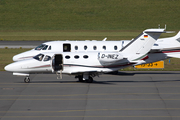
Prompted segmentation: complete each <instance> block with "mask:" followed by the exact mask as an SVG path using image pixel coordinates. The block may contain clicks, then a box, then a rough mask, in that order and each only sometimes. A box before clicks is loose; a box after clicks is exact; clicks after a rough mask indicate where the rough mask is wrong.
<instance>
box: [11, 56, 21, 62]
mask: <svg viewBox="0 0 180 120" xmlns="http://www.w3.org/2000/svg"><path fill="white" fill-rule="evenodd" d="M21 57H22V56H20V55H15V56H14V57H13V61H19V60H21V59H20V58H21Z"/></svg>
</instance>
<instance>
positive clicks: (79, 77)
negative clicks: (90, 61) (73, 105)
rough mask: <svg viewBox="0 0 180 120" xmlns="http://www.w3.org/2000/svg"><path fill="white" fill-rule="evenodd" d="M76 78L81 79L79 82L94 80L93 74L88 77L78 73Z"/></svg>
mask: <svg viewBox="0 0 180 120" xmlns="http://www.w3.org/2000/svg"><path fill="white" fill-rule="evenodd" d="M75 78H78V79H79V82H87V83H92V82H93V78H92V77H91V76H88V78H86V79H85V78H83V75H78V76H75Z"/></svg>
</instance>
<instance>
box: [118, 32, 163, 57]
mask: <svg viewBox="0 0 180 120" xmlns="http://www.w3.org/2000/svg"><path fill="white" fill-rule="evenodd" d="M163 32H164V29H147V30H145V31H143V32H142V33H141V34H140V35H139V36H138V37H136V38H135V39H134V40H132V41H131V42H130V43H129V44H127V45H126V46H125V47H124V48H122V49H121V50H120V52H122V53H123V54H124V53H125V54H126V53H128V54H146V53H148V52H149V51H150V49H151V48H152V46H153V44H154V43H155V41H156V40H157V39H158V38H159V36H160V35H161V33H163Z"/></svg>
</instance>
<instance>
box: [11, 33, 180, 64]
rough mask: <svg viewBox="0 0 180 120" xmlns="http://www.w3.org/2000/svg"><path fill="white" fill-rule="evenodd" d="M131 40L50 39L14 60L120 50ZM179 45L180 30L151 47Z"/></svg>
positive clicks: (163, 48)
mask: <svg viewBox="0 0 180 120" xmlns="http://www.w3.org/2000/svg"><path fill="white" fill-rule="evenodd" d="M129 42H130V40H121V41H106V38H105V39H104V40H103V41H95V40H93V41H89V40H85V41H50V42H45V43H42V44H41V45H39V46H37V47H36V48H34V49H32V50H29V51H26V52H23V53H20V54H17V55H15V56H14V57H13V61H19V60H25V59H29V58H32V57H34V56H35V55H37V54H39V53H42V52H83V51H85V52H90V51H106V52H118V51H119V50H120V49H122V48H123V47H124V46H126V45H127V44H128V43H129ZM178 47H179V48H180V31H179V32H178V34H177V35H176V36H173V37H169V38H160V39H158V40H157V41H156V42H155V44H154V46H153V47H152V48H151V51H155V50H156V51H163V50H167V49H172V50H173V49H177V48H178ZM169 57H170V56H169ZM174 57H176V56H174Z"/></svg>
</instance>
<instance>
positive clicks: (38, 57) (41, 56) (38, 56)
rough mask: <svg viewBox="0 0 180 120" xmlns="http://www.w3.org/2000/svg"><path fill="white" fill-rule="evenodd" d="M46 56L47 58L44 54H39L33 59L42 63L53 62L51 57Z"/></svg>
mask: <svg viewBox="0 0 180 120" xmlns="http://www.w3.org/2000/svg"><path fill="white" fill-rule="evenodd" d="M44 56H45V55H44V54H38V55H36V56H34V57H33V58H34V59H36V60H38V61H42V60H43V59H44V60H43V61H49V60H51V57H50V56H49V55H46V56H45V57H44Z"/></svg>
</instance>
